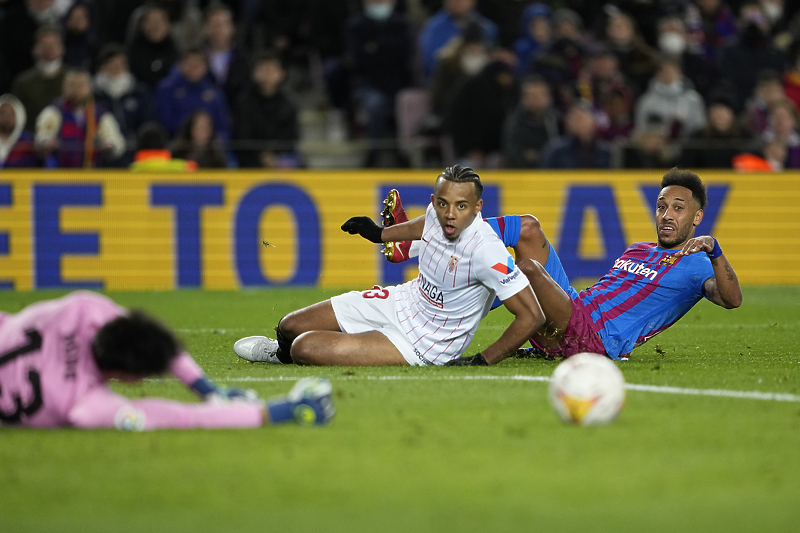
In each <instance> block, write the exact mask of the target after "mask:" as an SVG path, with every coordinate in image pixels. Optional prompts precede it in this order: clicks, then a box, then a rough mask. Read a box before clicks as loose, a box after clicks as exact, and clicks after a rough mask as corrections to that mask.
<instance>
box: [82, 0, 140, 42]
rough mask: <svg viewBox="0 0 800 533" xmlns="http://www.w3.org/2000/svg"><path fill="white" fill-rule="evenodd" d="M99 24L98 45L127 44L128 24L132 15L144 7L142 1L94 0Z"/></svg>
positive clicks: (96, 26)
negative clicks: (140, 7)
mask: <svg viewBox="0 0 800 533" xmlns="http://www.w3.org/2000/svg"><path fill="white" fill-rule="evenodd" d="M93 4H94V13H95V15H96V17H95V18H96V19H97V24H95V28H96V29H97V44H98V46H99V47H101V48H102V46H103V45H104V44H108V43H119V42H126V43H127V40H126V38H127V31H128V23H129V22H130V19H131V15H132V14H133V12H134V11H136V9H137V8H138V7H139V6H141V5H142V0H94V1H93Z"/></svg>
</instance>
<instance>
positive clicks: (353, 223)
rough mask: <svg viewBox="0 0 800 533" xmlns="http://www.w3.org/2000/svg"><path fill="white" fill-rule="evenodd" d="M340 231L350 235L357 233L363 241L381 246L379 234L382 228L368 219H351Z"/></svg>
mask: <svg viewBox="0 0 800 533" xmlns="http://www.w3.org/2000/svg"><path fill="white" fill-rule="evenodd" d="M342 231H346V232H347V233H349V234H350V235H355V234H356V233H358V234H359V235H361V236H362V237H364V238H365V239H367V240H368V241H370V242H374V243H375V244H381V243H382V242H383V240H382V239H381V232H383V228H382V227H380V226H379V225H377V224H375V222H373V221H372V219H371V218H369V217H353V218H351V219H350V220H348V221H347V222H345V223H344V224H342Z"/></svg>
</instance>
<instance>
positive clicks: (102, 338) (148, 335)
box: [92, 311, 182, 376]
mask: <svg viewBox="0 0 800 533" xmlns="http://www.w3.org/2000/svg"><path fill="white" fill-rule="evenodd" d="M181 349H182V347H181V344H180V341H178V339H177V338H176V337H175V335H173V334H172V332H171V331H170V330H169V329H167V327H166V326H164V325H163V324H161V323H160V322H159V321H157V320H156V319H154V318H153V317H151V316H148V315H147V314H145V313H143V312H142V311H132V312H131V313H130V314H128V315H127V316H121V317H118V318H115V319H114V320H112V321H111V322H108V323H106V324H105V325H104V326H103V327H101V328H100V329H99V330H98V331H97V335H95V338H94V342H92V353H93V354H94V359H95V361H96V362H97V367H98V368H99V369H100V370H117V371H122V372H125V373H127V374H133V375H136V376H149V375H153V374H161V373H163V372H165V371H166V370H167V369H168V368H169V365H170V362H171V361H172V359H173V358H174V357H175V356H176V355H178V352H180V351H181Z"/></svg>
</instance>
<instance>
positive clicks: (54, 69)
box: [11, 26, 67, 131]
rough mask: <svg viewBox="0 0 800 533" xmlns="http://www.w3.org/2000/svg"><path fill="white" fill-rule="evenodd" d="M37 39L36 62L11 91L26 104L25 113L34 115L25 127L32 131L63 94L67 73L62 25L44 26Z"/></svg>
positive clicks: (35, 47) (21, 76)
mask: <svg viewBox="0 0 800 533" xmlns="http://www.w3.org/2000/svg"><path fill="white" fill-rule="evenodd" d="M35 38H36V44H35V45H34V47H33V56H34V57H35V58H36V65H35V66H34V67H32V68H30V69H28V70H26V71H25V72H23V73H22V74H20V75H19V76H17V77H16V79H15V80H14V83H13V85H12V86H11V92H12V93H13V94H14V95H15V96H16V97H17V98H19V99H20V101H21V102H22V105H23V106H25V115H26V116H28V117H30V120H29V121H28V124H27V125H26V126H25V127H26V128H27V129H28V130H31V131H32V130H33V128H34V124H32V122H34V121H35V120H36V117H38V116H39V113H41V112H42V109H44V108H45V107H47V106H48V105H50V103H52V101H53V100H55V99H56V98H58V97H59V96H60V95H61V90H62V88H63V85H64V75H65V74H66V72H67V70H66V68H65V67H64V63H63V57H64V45H63V43H62V41H61V33H60V32H59V30H58V28H57V27H55V26H42V27H41V28H39V29H38V30H36V37H35Z"/></svg>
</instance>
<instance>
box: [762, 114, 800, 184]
mask: <svg viewBox="0 0 800 533" xmlns="http://www.w3.org/2000/svg"><path fill="white" fill-rule="evenodd" d="M797 123H798V120H797V108H796V107H795V105H794V103H793V102H792V101H791V100H788V99H783V100H780V101H778V102H776V103H774V104H773V105H772V107H771V108H770V110H769V128H768V129H767V131H765V132H764V133H763V134H762V135H761V140H762V141H763V142H764V157H765V158H766V159H767V160H768V161H769V162H770V164H771V165H772V168H774V169H775V170H783V169H786V168H791V169H794V168H800V133H798V131H797Z"/></svg>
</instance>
